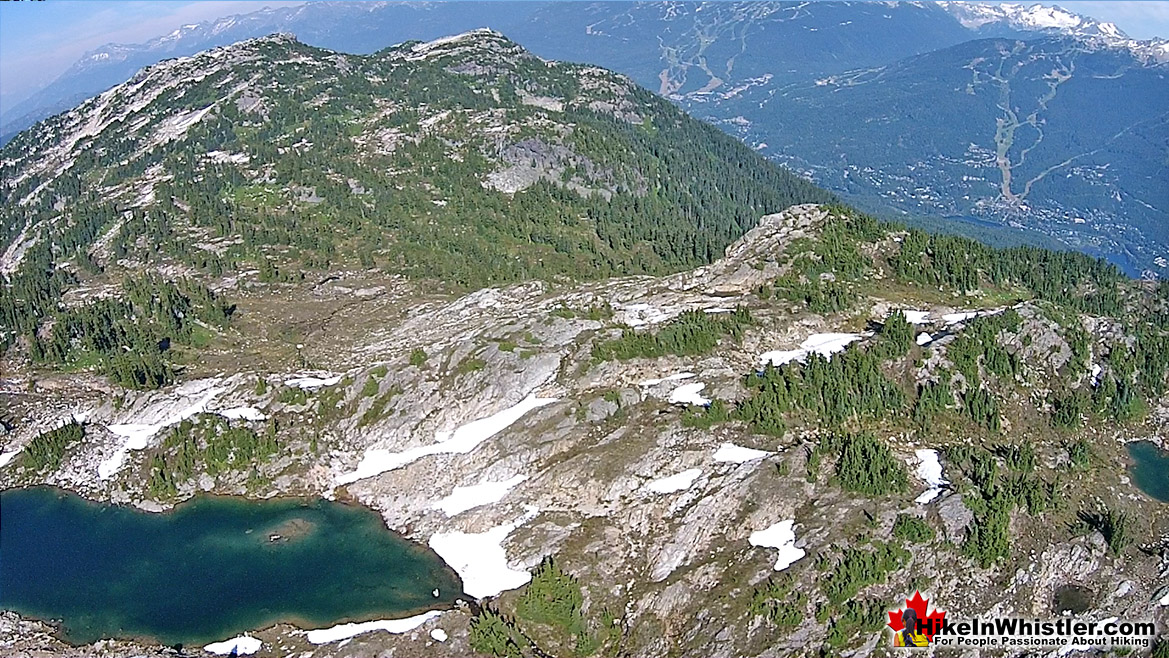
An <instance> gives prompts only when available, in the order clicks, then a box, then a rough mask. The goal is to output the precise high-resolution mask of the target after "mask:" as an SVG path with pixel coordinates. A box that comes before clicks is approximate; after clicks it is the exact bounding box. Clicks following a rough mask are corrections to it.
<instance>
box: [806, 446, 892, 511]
mask: <svg viewBox="0 0 1169 658" xmlns="http://www.w3.org/2000/svg"><path fill="white" fill-rule="evenodd" d="M813 454H814V455H815V456H816V458H817V459H816V461H818V458H819V455H821V454H830V455H835V456H836V473H835V475H836V477H835V481H836V482H837V483H838V484H839V485H840V487H841V488H842V489H844V490H846V491H852V492H854V493H860V494H865V495H866V496H883V495H886V494H891V493H901V492H903V491H905V489H906V487H907V486H908V484H909V475H908V473H906V471H905V466H904V465H903V464H902V463H901V461H900V460H898V459H897V458H896V457H894V456H893V453H892V452H890V450H889V447H888V446H886V445H885V444H884V443H883V442H882V441H879V440H878V439H877V438H876V437H874V436H873V435H872V434H868V433H861V434H849V433H834V434H831V435H829V436H827V437H825V438H822V439H821V440H820V443H819V444H818V445H817V446H816V448H815V449H814V450H813ZM812 461H813V460H812V459H809V463H811V462H812Z"/></svg>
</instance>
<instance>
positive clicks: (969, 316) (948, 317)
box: [942, 308, 1003, 324]
mask: <svg viewBox="0 0 1169 658" xmlns="http://www.w3.org/2000/svg"><path fill="white" fill-rule="evenodd" d="M1002 312H1003V309H1001V308H995V309H988V310H982V311H959V312H957V313H946V314H945V315H943V316H942V321H944V322H945V323H946V324H957V323H959V322H965V321H967V320H973V319H974V318H978V317H984V316H987V315H998V314H999V313H1002Z"/></svg>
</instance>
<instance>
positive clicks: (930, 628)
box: [888, 592, 946, 642]
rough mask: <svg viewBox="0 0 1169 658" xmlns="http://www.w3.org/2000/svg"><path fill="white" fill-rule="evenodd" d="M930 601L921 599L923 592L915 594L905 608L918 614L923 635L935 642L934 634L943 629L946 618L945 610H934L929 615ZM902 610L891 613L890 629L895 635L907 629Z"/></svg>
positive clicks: (906, 602) (906, 600)
mask: <svg viewBox="0 0 1169 658" xmlns="http://www.w3.org/2000/svg"><path fill="white" fill-rule="evenodd" d="M929 604H930V601H929V599H923V598H921V592H914V593H913V598H912V599H905V606H906V607H908V608H912V609H913V611H914V612H916V613H917V619H918V621H919V622H920V625H919V628H920V629H921V632H922V634H924V635H925V636H926V639H928V640H929V641H930V642H933V641H934V633H936V632H938V631H939V630H941V628H942V621H943V620H944V619H945V618H946V611H945V610H934V611H933V612H930V613H928V614H927V610H928V609H929ZM901 612H902V609H898V610H892V611H890V612H889V624H888V626H889V628H892V629H893V632H894V633H897V632H900V631H901V629H903V628H905V623H904V622H903V621H902V620H901Z"/></svg>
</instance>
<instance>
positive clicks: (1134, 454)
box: [1125, 441, 1169, 503]
mask: <svg viewBox="0 0 1169 658" xmlns="http://www.w3.org/2000/svg"><path fill="white" fill-rule="evenodd" d="M1125 447H1126V448H1128V456H1129V457H1131V458H1132V461H1133V463H1132V466H1130V467H1129V469H1128V470H1129V473H1130V474H1131V475H1132V481H1133V484H1136V485H1137V487H1138V488H1139V489H1140V490H1141V491H1143V492H1145V493H1147V494H1148V495H1149V496H1151V497H1153V498H1156V499H1157V500H1159V501H1162V502H1165V503H1169V452H1165V451H1164V450H1161V449H1160V448H1158V447H1157V446H1156V444H1154V443H1152V442H1149V441H1133V442H1131V443H1128V444H1126V445H1125Z"/></svg>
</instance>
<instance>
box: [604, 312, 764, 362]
mask: <svg viewBox="0 0 1169 658" xmlns="http://www.w3.org/2000/svg"><path fill="white" fill-rule="evenodd" d="M750 323H751V313H750V311H748V310H747V309H746V308H745V307H742V306H740V307H738V308H736V309H735V310H734V311H732V312H730V313H706V312H703V311H684V312H683V313H682V314H680V315H679V316H678V317H676V318H674V319H672V320H670V321H668V322H665V323H663V324H662V325H661V326H660V327H658V328H657V330H656V331H653V332H650V331H641V332H639V331H636V330H635V329H632V328H627V329H625V330H624V331H623V332H622V334H621V337H620V338H614V339H612V340H606V341H601V342H599V343H597V344H595V345H594V346H593V358H594V359H596V360H598V361H610V360H624V359H636V358H656V357H660V356H665V355H667V354H675V355H678V356H691V355H696V354H706V353H708V352H710V351H711V350H712V349H714V347H715V346H716V345H718V342H719V340H720V339H722V338H723V337H730V338H732V339H734V340H738V339H739V337H740V336H742V334H743V329H744V327H746V326H747V325H749V324H750Z"/></svg>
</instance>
